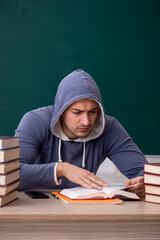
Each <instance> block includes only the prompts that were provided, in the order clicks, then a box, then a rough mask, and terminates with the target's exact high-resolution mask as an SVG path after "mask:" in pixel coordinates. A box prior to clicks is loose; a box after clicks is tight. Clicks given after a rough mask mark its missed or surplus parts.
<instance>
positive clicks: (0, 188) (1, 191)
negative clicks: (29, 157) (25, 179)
mask: <svg viewBox="0 0 160 240" xmlns="http://www.w3.org/2000/svg"><path fill="white" fill-rule="evenodd" d="M19 183H20V180H19V179H18V180H16V181H14V182H12V183H10V184H8V185H0V195H1V196H4V195H7V194H8V193H10V192H12V191H14V190H16V189H17V188H18V186H19Z"/></svg>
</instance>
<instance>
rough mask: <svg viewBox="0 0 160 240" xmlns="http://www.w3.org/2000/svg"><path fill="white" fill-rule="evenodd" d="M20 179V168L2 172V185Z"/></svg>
mask: <svg viewBox="0 0 160 240" xmlns="http://www.w3.org/2000/svg"><path fill="white" fill-rule="evenodd" d="M18 179H19V169H16V170H14V171H12V172H9V173H7V174H0V185H8V184H9V183H11V182H14V181H16V180H18Z"/></svg>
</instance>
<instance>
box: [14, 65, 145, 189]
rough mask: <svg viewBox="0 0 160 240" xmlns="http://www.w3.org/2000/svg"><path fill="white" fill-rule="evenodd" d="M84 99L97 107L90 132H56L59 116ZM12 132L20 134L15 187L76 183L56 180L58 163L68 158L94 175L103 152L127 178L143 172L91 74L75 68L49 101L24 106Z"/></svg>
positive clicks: (138, 155) (136, 153)
mask: <svg viewBox="0 0 160 240" xmlns="http://www.w3.org/2000/svg"><path fill="white" fill-rule="evenodd" d="M84 98H89V99H93V100H95V101H96V102H97V103H98V104H99V106H100V112H99V114H98V117H97V119H96V122H95V125H94V128H93V130H92V132H91V133H90V134H89V135H88V136H87V137H86V138H79V139H76V140H70V139H69V138H68V137H67V136H66V135H65V134H64V132H63V131H62V128H61V124H60V116H61V114H62V113H63V112H64V110H65V109H66V108H67V107H68V106H70V105H71V104H72V103H74V102H75V101H77V100H80V99H84ZM15 136H19V137H20V147H21V150H20V157H21V163H20V166H21V171H20V177H21V179H22V180H21V183H20V186H19V189H29V188H37V187H40V188H42V187H47V188H50V187H51V188H54V189H55V188H60V189H62V188H68V187H74V186H77V185H76V184H75V183H72V182H70V181H69V180H68V179H66V178H65V177H62V179H57V176H56V168H57V164H58V162H61V161H63V162H68V163H70V164H74V165H76V166H79V167H82V168H85V169H87V170H89V171H91V172H94V173H95V174H96V172H97V169H98V167H99V165H100V164H101V163H102V162H103V161H104V159H105V158H106V157H108V158H109V159H110V160H111V161H113V163H114V164H115V165H116V166H117V167H118V169H119V170H120V171H121V172H122V173H123V174H124V175H125V176H126V177H128V178H133V177H137V176H141V175H143V164H144V163H145V162H146V159H145V157H144V155H143V154H142V152H141V151H140V150H139V148H138V147H137V146H136V144H135V143H134V142H133V140H132V139H131V137H129V135H128V133H127V132H126V131H125V129H124V128H123V127H122V126H121V124H120V123H119V122H118V121H117V120H116V119H115V118H113V117H111V116H108V115H105V113H104V108H103V104H102V100H101V96H100V92H99V89H98V87H97V85H96V83H95V81H94V80H93V79H92V77H91V76H90V75H89V74H88V73H86V72H85V71H83V70H81V69H79V70H76V71H74V72H72V73H71V74H69V75H68V76H66V77H65V78H64V79H63V80H62V82H61V83H60V84H59V87H58V90H57V94H56V97H55V102H54V105H52V106H48V107H43V108H39V109H36V110H33V111H30V112H28V113H26V114H25V115H24V117H23V118H22V120H21V122H20V124H19V126H18V128H17V130H16V133H15Z"/></svg>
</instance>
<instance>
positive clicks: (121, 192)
mask: <svg viewBox="0 0 160 240" xmlns="http://www.w3.org/2000/svg"><path fill="white" fill-rule="evenodd" d="M127 189H128V188H124V187H123V186H122V185H110V186H109V187H103V189H102V190H101V191H99V190H96V189H86V188H83V187H74V188H67V189H63V190H62V191H61V192H60V194H62V195H64V196H66V197H68V198H71V199H107V198H121V199H140V198H139V197H138V196H137V195H136V194H135V193H132V192H128V191H127Z"/></svg>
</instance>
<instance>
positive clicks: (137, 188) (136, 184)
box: [124, 177, 144, 198]
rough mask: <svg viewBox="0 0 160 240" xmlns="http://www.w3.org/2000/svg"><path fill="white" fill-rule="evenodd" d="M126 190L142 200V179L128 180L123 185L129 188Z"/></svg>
mask: <svg viewBox="0 0 160 240" xmlns="http://www.w3.org/2000/svg"><path fill="white" fill-rule="evenodd" d="M130 185H132V186H131V187H130V188H128V189H127V190H128V191H129V192H133V193H136V194H137V195H138V196H139V197H140V198H144V177H136V178H133V179H128V180H127V181H126V183H125V184H124V187H129V186H130Z"/></svg>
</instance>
